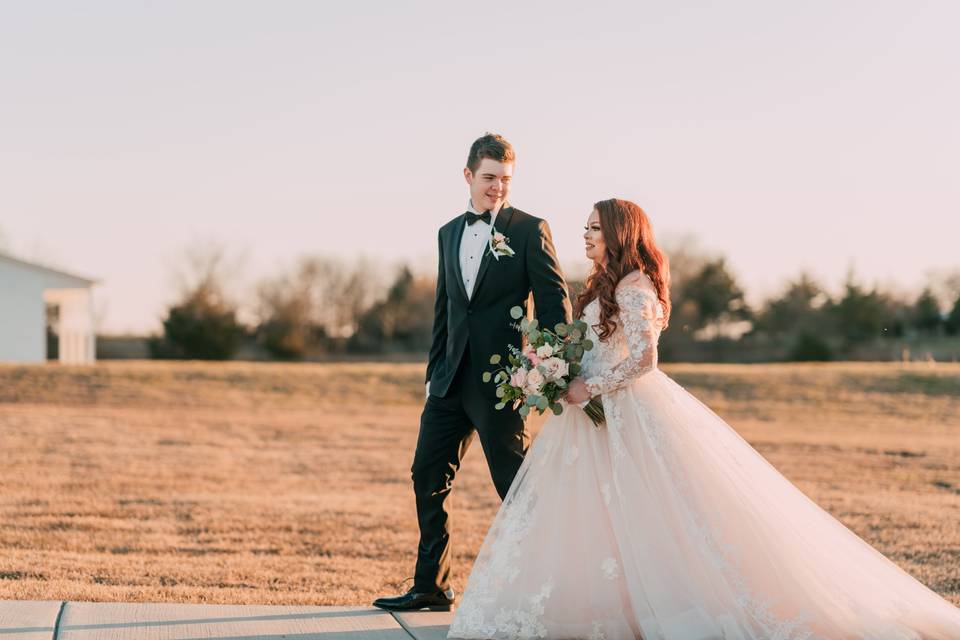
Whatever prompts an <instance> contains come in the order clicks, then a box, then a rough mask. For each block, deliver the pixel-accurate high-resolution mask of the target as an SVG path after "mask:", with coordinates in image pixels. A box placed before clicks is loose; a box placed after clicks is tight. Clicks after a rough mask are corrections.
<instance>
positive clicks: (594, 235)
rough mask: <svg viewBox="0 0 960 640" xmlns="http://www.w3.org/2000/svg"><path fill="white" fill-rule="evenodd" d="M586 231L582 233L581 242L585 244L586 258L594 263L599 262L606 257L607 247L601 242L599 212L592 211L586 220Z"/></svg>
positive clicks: (601, 233)
mask: <svg viewBox="0 0 960 640" xmlns="http://www.w3.org/2000/svg"><path fill="white" fill-rule="evenodd" d="M585 229H586V231H584V233H583V240H584V242H585V243H586V246H585V247H584V249H585V250H586V254H587V257H588V258H590V259H591V260H593V261H594V262H598V263H599V262H601V261H602V260H603V256H604V255H606V252H607V245H606V243H604V241H603V231H601V230H600V212H599V211H597V210H596V209H594V210H593V211H592V212H591V213H590V217H589V218H587V226H586V227H585Z"/></svg>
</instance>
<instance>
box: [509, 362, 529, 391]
mask: <svg viewBox="0 0 960 640" xmlns="http://www.w3.org/2000/svg"><path fill="white" fill-rule="evenodd" d="M526 385H527V370H526V369H524V368H522V367H521V368H519V369H517V370H516V371H514V372H513V373H512V374H510V386H512V387H516V388H517V389H523V388H524V387H525V386H526Z"/></svg>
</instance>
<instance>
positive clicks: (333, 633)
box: [0, 600, 453, 640]
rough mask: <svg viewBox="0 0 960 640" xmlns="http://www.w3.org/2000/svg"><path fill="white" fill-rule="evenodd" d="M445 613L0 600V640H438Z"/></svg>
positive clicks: (447, 615) (447, 617) (445, 621)
mask: <svg viewBox="0 0 960 640" xmlns="http://www.w3.org/2000/svg"><path fill="white" fill-rule="evenodd" d="M452 615H453V614H452V613H446V612H430V611H420V612H416V613H399V614H392V613H388V612H386V611H381V610H380V609H375V608H370V607H303V606H296V607H285V606H268V605H229V604H175V603H156V604H155V603H147V602H143V603H134V604H127V603H117V602H61V601H59V600H44V601H31V600H0V640H120V639H121V638H122V639H125V640H126V639H137V640H139V639H143V640H153V639H157V640H160V639H162V640H227V639H229V640H280V639H281V638H287V639H290V640H313V639H316V640H411V639H415V640H441V639H443V638H446V637H447V627H448V625H449V624H450V619H451V617H452Z"/></svg>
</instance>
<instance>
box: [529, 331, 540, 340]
mask: <svg viewBox="0 0 960 640" xmlns="http://www.w3.org/2000/svg"><path fill="white" fill-rule="evenodd" d="M527 338H529V339H530V342H536V341H537V340H539V339H540V332H539V331H537V330H536V329H531V331H530V333H529V334H527Z"/></svg>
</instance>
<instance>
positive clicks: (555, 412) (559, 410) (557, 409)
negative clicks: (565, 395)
mask: <svg viewBox="0 0 960 640" xmlns="http://www.w3.org/2000/svg"><path fill="white" fill-rule="evenodd" d="M550 409H552V410H553V415H555V416H558V415H560V414H561V413H563V405H562V404H560V403H559V402H554V403H553V404H552V405H550Z"/></svg>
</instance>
